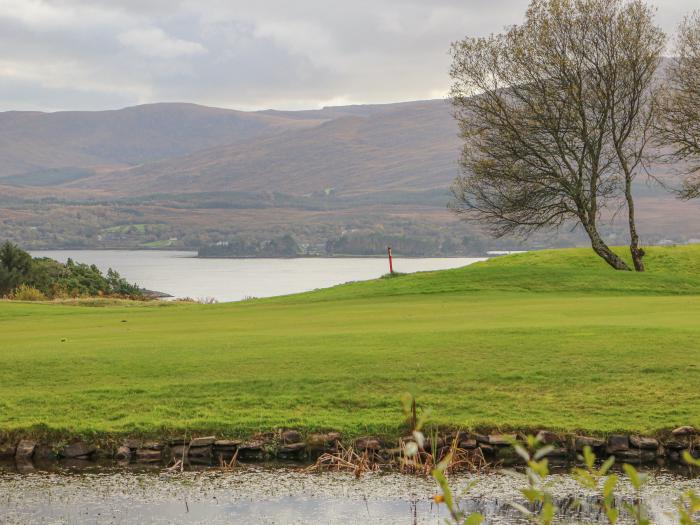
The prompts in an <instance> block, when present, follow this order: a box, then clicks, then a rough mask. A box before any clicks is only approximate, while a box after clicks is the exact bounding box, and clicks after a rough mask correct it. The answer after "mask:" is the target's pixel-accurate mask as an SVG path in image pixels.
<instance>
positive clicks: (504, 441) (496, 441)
mask: <svg viewBox="0 0 700 525" xmlns="http://www.w3.org/2000/svg"><path fill="white" fill-rule="evenodd" d="M516 438H517V436H516V435H515V434H489V435H488V436H487V439H488V441H487V442H486V443H487V444H489V445H491V446H495V447H506V446H511V445H512V444H513V442H514V441H515V440H516Z"/></svg>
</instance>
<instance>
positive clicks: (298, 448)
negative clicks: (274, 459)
mask: <svg viewBox="0 0 700 525" xmlns="http://www.w3.org/2000/svg"><path fill="white" fill-rule="evenodd" d="M305 450H306V443H290V444H288V445H281V446H280V447H279V448H278V449H277V454H279V455H280V456H298V455H300V454H301V453H302V452H304V451H305Z"/></svg>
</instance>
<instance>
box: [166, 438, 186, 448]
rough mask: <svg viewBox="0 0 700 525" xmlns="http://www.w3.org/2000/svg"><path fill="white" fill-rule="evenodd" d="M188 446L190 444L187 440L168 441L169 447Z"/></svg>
mask: <svg viewBox="0 0 700 525" xmlns="http://www.w3.org/2000/svg"><path fill="white" fill-rule="evenodd" d="M187 444H189V441H188V440H187V439H185V438H173V439H171V440H169V441H168V446H170V447H178V446H182V445H187Z"/></svg>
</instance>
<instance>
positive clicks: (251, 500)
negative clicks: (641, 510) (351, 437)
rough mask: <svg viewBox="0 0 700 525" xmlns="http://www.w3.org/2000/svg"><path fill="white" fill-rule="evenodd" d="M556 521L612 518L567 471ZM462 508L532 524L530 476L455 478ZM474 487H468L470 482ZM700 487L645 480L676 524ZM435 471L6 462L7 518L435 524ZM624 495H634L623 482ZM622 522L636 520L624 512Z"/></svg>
mask: <svg viewBox="0 0 700 525" xmlns="http://www.w3.org/2000/svg"><path fill="white" fill-rule="evenodd" d="M551 479H552V492H553V493H554V495H555V497H556V501H557V505H558V507H559V508H560V511H559V515H558V517H559V519H558V523H570V524H580V523H604V522H605V521H604V520H603V516H602V515H601V513H600V510H599V507H598V505H597V500H596V498H595V497H593V495H591V494H588V493H586V492H585V491H583V490H582V489H581V488H580V487H579V486H578V485H577V484H576V482H575V481H574V480H573V479H572V478H571V477H570V476H568V475H553V476H552V477H551ZM450 481H451V483H452V485H453V487H454V488H455V493H456V494H460V495H461V497H460V501H461V504H462V507H463V508H464V509H465V510H468V511H470V512H472V511H479V512H481V513H483V514H484V515H485V516H486V518H487V520H486V522H487V523H516V524H517V523H527V520H526V519H524V518H523V516H522V515H521V514H519V512H518V511H517V510H515V509H514V508H512V507H511V506H510V505H509V502H513V501H516V502H522V498H521V497H520V496H519V493H518V490H519V489H520V488H522V487H523V486H524V483H525V482H524V479H523V478H522V476H521V475H519V474H516V473H509V472H507V471H496V472H492V473H488V474H481V475H469V476H467V475H459V476H453V477H452V478H451V480H450ZM473 482H474V483H475V484H474V486H473V487H472V488H471V489H469V491H468V492H466V488H467V487H468V486H469V485H470V484H471V483H473ZM690 488H692V489H694V490H696V491H700V480H698V479H691V478H688V477H683V476H681V475H677V474H674V473H671V472H668V471H663V470H661V471H657V472H653V473H651V479H650V482H649V484H648V485H647V486H646V487H645V488H644V492H643V497H644V504H645V506H646V509H647V510H648V512H649V515H650V517H651V518H652V521H653V523H657V524H664V525H665V524H671V523H674V517H673V513H674V509H675V501H676V498H677V496H678V495H679V494H680V493H681V492H683V491H686V490H688V489H690ZM435 493H436V485H435V483H434V482H433V481H432V480H431V479H429V478H423V477H417V476H409V475H401V474H379V473H369V474H366V475H364V476H363V477H362V478H360V479H359V480H358V479H355V477H354V476H353V475H351V474H346V473H342V472H324V473H308V472H305V471H304V469H303V467H265V466H256V465H243V466H241V467H239V468H238V469H237V470H235V471H233V472H221V471H214V470H211V469H210V470H202V471H189V472H187V471H186V472H177V473H171V472H167V471H164V470H162V469H144V468H141V469H135V468H134V467H133V466H132V467H131V468H104V467H94V468H92V469H90V468H88V469H79V470H71V469H69V468H65V467H64V468H62V469H59V470H55V469H54V470H49V471H30V472H23V473H19V472H17V471H15V470H13V469H8V468H5V469H4V470H2V469H1V468H0V523H3V524H24V525H26V524H35V523H36V524H38V523H42V524H44V523H71V524H88V523H90V524H94V523H99V524H103V523H107V524H131V523H174V524H199V523H201V524H204V523H207V524H223V523H245V524H282V523H284V524H318V523H323V524H344V525H348V524H350V525H353V524H407V525H409V524H413V525H418V524H426V525H427V524H431V525H433V524H434V525H438V524H442V523H444V518H445V517H446V514H445V508H444V507H442V506H438V505H436V504H435V503H434V502H433V499H432V497H433V495H434V494H435ZM620 495H621V497H623V498H625V500H627V501H632V500H633V492H632V490H631V487H630V486H629V485H628V484H627V483H624V482H623V483H622V487H621V490H620ZM621 523H629V520H628V519H623V521H622V522H621Z"/></svg>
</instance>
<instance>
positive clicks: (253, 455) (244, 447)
mask: <svg viewBox="0 0 700 525" xmlns="http://www.w3.org/2000/svg"><path fill="white" fill-rule="evenodd" d="M264 445H265V443H264V442H263V441H246V442H244V443H241V444H240V445H239V446H238V457H240V458H242V459H261V458H262V457H263V456H264V455H265V451H264V449H263V446H264Z"/></svg>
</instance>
